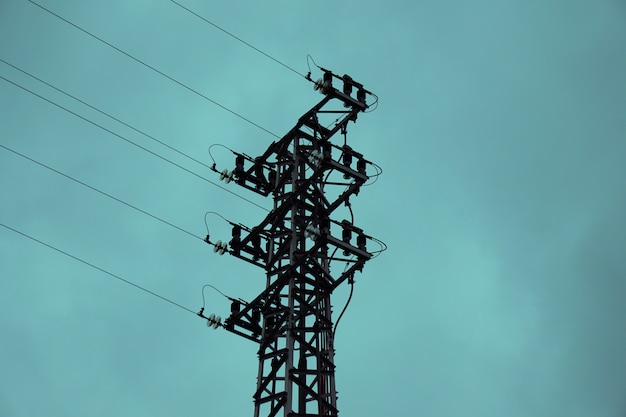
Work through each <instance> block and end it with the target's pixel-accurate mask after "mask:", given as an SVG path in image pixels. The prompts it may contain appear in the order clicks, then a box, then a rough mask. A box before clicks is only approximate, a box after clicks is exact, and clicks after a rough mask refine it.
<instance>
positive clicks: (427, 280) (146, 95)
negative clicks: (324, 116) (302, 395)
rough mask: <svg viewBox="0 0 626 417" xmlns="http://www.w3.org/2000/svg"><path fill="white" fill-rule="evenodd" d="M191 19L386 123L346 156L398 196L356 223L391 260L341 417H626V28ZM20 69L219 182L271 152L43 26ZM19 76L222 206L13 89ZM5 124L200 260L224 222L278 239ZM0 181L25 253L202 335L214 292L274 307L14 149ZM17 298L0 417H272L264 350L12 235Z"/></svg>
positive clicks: (172, 30)
mask: <svg viewBox="0 0 626 417" xmlns="http://www.w3.org/2000/svg"><path fill="white" fill-rule="evenodd" d="M181 1H183V4H184V5H185V6H187V7H189V8H191V9H193V10H194V11H195V12H197V13H199V14H201V15H202V16H205V17H206V18H208V19H210V20H212V21H214V22H215V23H217V24H219V25H221V26H223V27H224V28H226V29H227V30H230V31H232V32H233V33H235V34H236V35H238V36H240V37H241V38H243V39H245V40H247V41H248V42H250V43H252V44H254V45H255V46H257V47H258V48H260V49H262V50H264V51H266V52H267V53H269V54H271V55H272V56H274V57H276V58H277V59H279V60H281V61H283V62H285V63H286V64H288V65H289V66H291V67H293V68H295V69H296V70H297V71H298V72H301V73H306V71H307V67H306V55H307V54H311V55H312V56H313V57H314V59H315V61H316V62H317V63H318V64H319V65H321V66H323V67H326V68H329V69H331V70H333V71H335V72H336V73H338V74H343V73H348V74H350V75H351V76H352V77H353V78H354V79H355V80H357V81H359V82H362V83H363V84H364V85H365V86H366V88H368V89H370V90H372V91H374V92H375V93H377V94H378V95H379V97H380V105H379V107H378V109H377V110H376V111H375V112H373V113H369V114H363V115H361V116H360V117H359V120H358V122H357V123H356V124H354V125H352V126H351V128H350V131H349V137H348V140H349V143H350V144H351V146H352V147H353V148H354V149H356V150H357V151H359V152H362V153H363V154H364V155H365V156H366V157H367V158H369V159H370V160H372V161H374V162H376V163H378V164H379V165H381V166H382V167H383V169H384V173H383V175H382V176H381V177H380V179H379V181H378V182H377V183H376V184H375V185H373V186H371V187H366V188H364V189H363V191H362V192H361V194H360V195H359V196H358V198H356V199H354V200H353V208H354V212H355V223H356V224H357V225H358V226H360V227H362V228H364V229H365V231H366V232H367V233H368V234H371V235H373V236H376V237H379V238H380V239H382V240H384V241H385V242H387V244H388V245H389V250H388V251H387V252H385V253H384V254H382V255H381V256H380V257H378V258H376V259H374V260H373V261H371V262H369V263H368V264H367V265H366V267H365V270H364V272H363V273H362V274H360V275H357V277H356V278H357V282H356V286H355V295H354V298H353V301H352V303H351V305H350V307H349V309H348V310H347V312H346V314H345V316H344V318H343V319H342V321H341V324H340V326H339V328H338V331H337V339H336V348H337V353H336V358H335V359H336V364H337V370H336V381H337V387H338V390H339V402H338V405H339V409H340V413H341V414H340V415H342V416H345V417H348V416H361V417H374V416H376V417H379V416H391V415H401V416H407V415H408V416H428V417H457V416H466V417H479V416H480V417H485V416H492V417H501V416H508V417H528V416H551V417H552V416H564V417H565V416H567V417H583V416H594V417H597V416H611V417H613V416H616V417H623V416H626V355H625V354H624V352H626V320H625V317H626V302H625V296H626V281H625V279H626V220H625V219H626V216H625V214H624V213H625V212H626V186H625V177H626V163H625V162H624V160H625V157H626V140H625V138H626V82H625V77H624V75H625V74H626V4H625V3H624V1H623V0H593V1H589V0H584V1H583V0H567V1H566V0H562V1H561V0H524V1H521V0H501V1H495V0H491V1H489V0H479V1H473V2H467V1H460V0H444V1H442V0H423V1H386V2H382V1H380V2H362V1H352V0H351V1H342V2H331V1H319V2H300V1H289V2H287V1H277V2H212V1H200V0H181ZM41 4H42V5H43V6H45V7H47V8H49V9H50V10H52V11H54V12H55V13H58V14H59V15H61V16H63V17H64V18H66V19H68V20H70V21H72V22H74V23H75V24H77V25H80V26H81V27H84V28H85V29H87V30H89V31H91V32H92V33H94V34H97V35H98V36H100V37H102V38H103V39H105V40H107V41H108V42H110V43H111V44H113V45H115V46H117V47H119V48H121V49H123V50H124V51H127V52H128V53H130V54H132V55H134V56H136V57H137V58H139V59H141V60H144V61H145V62H147V63H149V64H150V65H152V66H154V67H155V68H158V69H159V70H160V71H163V72H164V73H167V74H169V75H171V76H172V77H174V78H176V79H177V80H179V81H181V82H183V83H185V84H186V85H189V86H191V87H193V88H194V89H196V90H198V91H200V92H202V93H203V94H205V95H207V96H209V97H211V98H212V99H214V100H216V101H218V102H219V103H221V104H222V105H224V106H227V107H228V108H230V109H232V110H234V111H236V112H239V113H241V114H242V115H244V116H245V117H247V118H249V119H251V120H253V121H254V122H256V123H258V124H260V125H261V126H263V127H264V128H266V129H268V130H270V131H272V132H274V133H276V134H278V135H280V136H282V135H283V134H284V133H286V132H287V131H288V130H289V129H290V128H291V127H292V126H293V125H294V124H295V122H296V120H297V118H298V117H299V116H300V115H302V114H303V113H304V112H305V111H307V110H308V109H309V108H310V107H311V106H312V105H313V104H315V103H316V102H317V101H318V100H319V99H320V95H319V93H317V92H314V91H313V90H312V88H311V84H309V83H308V82H306V81H305V80H304V79H303V78H301V77H298V76H296V74H294V73H293V72H291V71H289V70H287V69H285V68H284V67H282V66H280V65H278V64H276V63H275V62H273V61H271V60H269V59H267V58H266V57H264V56H262V55H260V54H259V53H257V52H255V51H253V50H252V49H250V48H248V47H246V46H245V45H243V44H242V43H240V42H237V41H236V40H234V39H232V38H230V37H228V36H227V35H225V34H224V33H222V32H220V31H218V30H216V29H215V28H214V27H211V26H210V25H208V24H206V23H204V22H202V21H201V20H199V19H197V18H196V17H194V16H192V15H191V14H189V13H187V12H186V11H184V10H182V9H181V8H179V7H178V6H176V5H175V4H173V3H171V2H170V1H167V0H150V1H148V0H143V1H140V0H135V1H122V0H111V1H107V2H94V1H83V0H73V1H70V0H65V1H60V0H57V1H53V0H41ZM0 58H2V59H3V60H4V61H6V62H9V63H11V64H12V65H15V66H17V67H19V68H21V69H23V70H26V71H28V72H30V73H31V74H33V75H35V76H37V77H39V78H41V79H42V80H44V81H46V82H48V83H50V84H52V85H54V86H55V87H57V88H60V89H63V90H65V91H67V92H68V93H70V94H73V95H75V96H76V97H78V98H80V99H81V100H84V101H86V102H87V103H89V104H91V105H93V106H96V107H98V108H100V109H102V110H104V111H106V112H109V113H110V114H112V115H113V116H115V117H118V118H119V119H121V120H123V121H125V122H127V123H129V124H131V125H132V126H133V127H136V128H138V129H141V130H143V131H145V132H147V133H149V134H151V135H153V136H155V137H157V138H159V139H160V140H163V141H165V142H167V143H168V144H170V145H171V146H174V147H176V148H177V149H179V150H181V151H183V152H185V153H187V154H189V155H191V156H193V157H194V158H196V159H199V160H202V161H203V162H205V163H207V164H209V163H210V159H209V157H208V154H207V148H208V147H209V146H210V145H211V144H213V143H221V144H224V145H227V146H229V147H230V148H232V149H234V150H236V151H239V152H245V153H247V154H248V155H252V156H254V155H258V154H260V153H261V152H262V151H263V150H265V148H266V147H267V146H268V145H269V143H271V141H272V140H274V138H273V137H272V136H271V135H269V134H267V133H266V132H264V131H262V130H261V129H258V128H256V127H254V126H252V125H250V124H248V123H246V122H244V121H242V120H241V119H238V118H236V117H234V116H233V115H231V114H230V113H228V112H226V111H224V110H223V109H221V108H219V107H217V106H216V105H214V104H212V103H210V102H209V101H207V100H205V99H202V98H201V97H198V96H197V95H194V94H193V93H191V92H189V91H187V90H185V89H184V88H182V87H180V86H179V85H176V84H175V83H173V82H171V81H169V80H167V79H165V78H164V77H162V76H160V75H158V74H156V73H154V72H152V71H150V70H149V69H147V68H146V67H144V66H142V65H140V64H138V63H136V62H134V61H133V60H131V59H130V58H128V57H126V56H124V55H122V54H120V53H119V52H117V51H115V50H113V49H112V48H110V47H108V46H106V45H103V44H102V43H100V42H98V41H96V40H95V39H93V38H91V37H89V36H87V35H85V34H84V33H82V32H80V31H79V30H77V29H76V28H73V27H72V26H70V25H69V24H67V23H65V22H63V21H61V20H59V19H58V18H56V17H54V16H52V15H51V14H49V13H47V12H46V11H44V10H42V9H41V8H39V7H37V6H35V5H33V4H32V3H30V2H28V1H26V0H2V1H0ZM0 75H1V76H2V77H4V78H6V79H9V80H11V81H12V82H15V83H18V84H20V85H22V86H24V87H25V88H28V89H30V90H32V91H33V92H36V93H37V94H40V95H42V96H44V97H46V98H48V99H49V100H52V101H54V102H56V103H58V104H60V105H62V106H65V107H67V108H68V109H70V110H72V111H74V112H76V113H78V114H80V115H81V116H83V117H85V118H88V119H89V120H92V121H94V122H96V123H98V124H101V125H102V126H104V127H106V128H107V129H110V130H112V131H114V132H116V133H118V134H120V135H123V136H124V137H127V138H128V139H131V140H133V141H136V142H137V143H138V144H140V145H141V146H144V147H146V148H148V149H150V150H152V151H153V152H156V153H158V154H159V155H163V156H164V157H166V158H168V159H171V160H172V161H174V162H176V163H178V164H181V165H183V166H185V167H186V168H188V169H189V170H192V171H193V172H195V173H198V174H199V175H202V176H205V177H206V178H209V179H210V180H212V181H215V182H218V178H217V176H216V175H215V174H214V173H212V172H210V171H209V170H208V169H207V168H206V167H203V166H202V165H199V164H197V163H195V162H193V161H190V160H189V159H186V158H184V157H182V156H180V155H178V154H176V153H174V152H172V151H170V150H168V149H166V148H164V147H163V146H160V145H159V144H157V143H155V142H153V141H150V140H149V139H147V138H145V137H143V136H142V135H140V134H138V133H136V132H134V131H132V130H131V129H129V128H127V127H124V126H123V125H120V124H119V123H117V122H115V121H112V120H110V119H108V118H106V117H104V116H102V115H100V114H98V113H97V112H95V111H93V110H91V109H89V108H88V107H86V106H84V105H82V104H80V103H77V102H76V101H74V100H72V99H70V98H68V97H66V96H63V95H62V94H60V93H59V92H57V91H55V90H54V89H52V88H50V87H47V86H46V85H44V84H42V83H40V82H38V81H36V80H34V79H32V78H30V77H28V76H27V75H25V74H23V73H21V72H19V71H18V70H16V69H14V68H12V67H10V66H9V65H7V64H5V63H2V62H0ZM313 75H314V76H316V75H317V76H319V73H318V74H316V73H315V72H314V74H313ZM0 105H1V106H2V107H1V112H0V143H1V144H2V145H3V146H6V147H9V148H11V149H14V150H15V151H17V152H20V153H23V154H24V155H27V156H28V157H30V158H33V159H36V160H37V161H40V162H41V163H44V164H47V165H49V166H51V167H53V168H55V169H57V170H59V171H62V172H64V173H66V174H68V175H71V176H74V177H75V178H76V179H78V180H80V181H83V182H85V183H88V184H89V185H91V186H94V187H97V188H99V189H101V190H102V191H104V192H107V193H109V194H111V195H114V196H115V197H117V198H119V199H122V200H124V201H126V202H128V203H130V204H134V205H136V206H138V207H140V208H141V209H143V210H146V211H148V212H150V213H153V214H155V215H157V216H159V217H162V218H163V219H165V220H167V221H169V222H171V223H173V224H175V225H177V226H179V227H181V228H183V229H185V230H188V231H191V232H192V233H193V234H196V235H198V236H201V237H203V236H204V235H205V234H206V229H205V225H204V221H203V216H204V213H205V212H207V211H215V212H218V213H220V214H222V215H224V216H226V217H227V218H229V219H230V220H232V221H236V222H242V223H244V224H247V225H249V226H253V225H255V224H257V223H258V222H259V221H260V220H261V219H262V218H263V216H264V214H265V212H264V211H263V210H261V209H259V208H258V207H255V206H254V205H252V204H249V203H247V202H245V201H243V200H241V199H239V198H237V197H235V196H233V195H231V194H229V193H227V192H225V191H223V190H221V189H219V188H217V187H216V186H214V185H212V184H210V183H208V182H206V181H203V180H201V179H199V178H198V177H195V176H193V175H191V174H189V173H186V172H184V171H182V170H180V169H178V168H176V167H174V166H172V165H170V164H168V163H166V162H164V161H163V160H160V159H158V158H155V157H154V156H152V155H150V154H149V153H147V152H146V151H143V150H140V149H138V148H136V147H133V146H132V145H129V144H128V143H126V142H124V141H122V140H120V139H119V138H117V137H115V136H114V135H112V134H110V133H107V132H105V131H103V130H102V129H99V128H97V127H95V126H94V125H92V124H89V123H87V122H85V121H83V120H81V119H79V118H77V117H76V116H74V115H72V114H69V113H68V112H66V111H64V110H61V109H59V108H57V107H55V106H54V105H52V104H50V103H47V102H45V101H43V100H42V99H40V98H38V97H36V96H34V95H32V94H30V93H28V92H26V91H24V90H22V89H20V88H18V87H16V86H14V85H12V84H10V83H9V82H7V81H5V80H2V79H0ZM214 149H215V152H214V155H215V157H216V160H217V165H218V168H230V167H232V166H233V165H234V158H233V156H232V154H231V153H230V152H228V151H227V150H225V149H223V148H214ZM0 167H1V171H0V172H1V173H2V175H1V176H0V189H1V190H2V195H3V197H2V200H1V201H2V204H0V222H1V223H3V224H5V225H7V226H10V227H13V228H15V229H18V230H20V231H21V232H23V233H27V234H29V235H32V236H33V237H36V238H38V239H41V240H43V241H45V242H47V243H49V244H51V245H54V246H56V247H58V248H60V249H62V250H64V251H67V252H69V253H71V254H73V255H75V256H77V257H80V258H81V259H84V260H86V261H88V262H91V263H94V264H95V265H97V266H99V267H101V268H104V269H106V270H108V271H110V272H112V273H115V274H118V275H120V276H122V277H124V278H126V279H128V280H131V281H133V282H135V283H137V284H139V285H142V286H145V287H146V288H148V289H150V290H152V291H155V292H157V293H159V294H162V295H163V296H165V297H167V298H169V299H172V300H173V301H175V302H177V303H180V304H181V305H183V306H184V307H186V308H189V309H191V310H192V311H197V310H198V309H199V308H200V307H201V305H202V297H201V293H200V288H201V286H202V285H204V284H207V283H210V284H213V285H215V286H217V287H218V288H219V289H220V290H221V291H223V292H224V293H226V294H228V295H231V296H234V297H242V298H244V299H251V298H253V297H254V296H255V295H256V294H257V293H258V292H259V291H261V289H262V288H263V285H264V275H263V271H262V270H261V269H258V268H256V267H254V266H251V265H248V264H245V263H244V262H242V261H240V260H237V259H236V258H234V257H231V256H223V257H219V256H216V255H215V254H213V252H212V250H211V247H209V246H207V245H206V244H205V243H203V242H202V241H201V240H199V239H195V238H193V237H191V236H189V235H187V234H185V233H183V232H181V231H179V230H176V229H174V228H171V227H169V226H167V225H165V224H163V223H161V222H158V221H156V220H154V219H152V218H150V217H148V216H146V215H144V214H141V213H138V212H136V211H134V210H132V209H130V208H128V207H126V206H124V205H122V204H120V203H118V202H116V201H113V200H111V199H109V198H107V197H104V196H103V195H101V194H98V193H96V192H94V191H92V190H90V189H88V188H86V187H83V186H81V185H78V184H76V183H74V182H72V181H70V180H68V179H66V178H64V177H62V176H60V175H58V174H55V173H53V172H51V171H49V170H46V169H45V168H42V167H41V166H38V165H36V164H34V163H33V162H29V161H28V160H26V159H24V158H22V157H19V156H17V155H16V154H14V153H11V152H9V151H7V150H6V149H2V148H0ZM220 184H221V185H224V183H220ZM226 187H227V188H228V189H229V190H232V191H234V192H236V193H239V194H241V195H242V196H244V197H246V198H249V199H251V200H252V201H254V202H256V203H258V204H260V205H262V206H264V207H270V206H271V201H270V200H269V199H268V200H264V199H263V198H261V197H259V196H257V195H256V194H253V193H251V192H247V191H246V190H244V189H242V188H240V187H238V186H237V185H235V184H234V183H231V184H229V185H227V186H226ZM338 215H341V213H339V214H338ZM344 216H345V214H344ZM208 221H209V227H210V228H211V236H212V238H215V239H219V238H222V239H228V238H229V233H230V232H229V227H228V225H227V224H225V223H224V222H223V221H221V220H220V219H219V217H216V216H209V217H208ZM0 274H1V278H2V279H1V280H0V334H1V335H2V336H1V337H2V343H1V344H0V416H3V417H4V416H6V417H22V416H24V417H32V416H42V415H47V416H84V415H89V416H110V415H129V416H130V415H151V416H153V417H160V416H171V415H180V416H197V415H208V416H220V417H235V416H236V417H241V416H251V415H252V411H253V405H252V398H251V396H252V393H253V391H254V388H255V380H256V374H257V358H256V347H255V345H254V344H253V343H252V342H249V341H247V340H245V339H242V338H239V337H237V336H235V335H233V334H230V333H227V332H225V331H223V330H218V331H210V330H208V329H207V327H206V326H205V323H204V322H203V321H202V320H200V319H199V318H197V317H196V316H194V315H192V314H191V313H189V312H187V311H185V310H183V309H180V308H177V307H175V306H172V305H171V304H168V303H165V302H164V301H162V300H160V299H158V298H156V297H153V296H150V295H148V294H146V293H143V292H141V291H139V290H137V289H135V288H133V287H131V286H129V285H126V284H124V283H122V282H120V281H118V280H116V279H114V278H112V277H110V276H108V275H106V274H104V273H102V272H99V271H97V270H95V269H93V268H90V267H88V266H86V265H83V264H81V263H79V262H77V261H75V260H73V259H71V258H69V257H67V256H64V255H62V254H60V253H58V252H55V251H53V250H51V249H49V248H47V247H44V246H42V245H40V244H38V243H36V242H34V241H32V240H29V239H27V238H25V237H23V236H20V235H19V234H17V233H15V232H13V231H11V230H8V229H6V228H4V227H0ZM206 297H207V298H206V300H207V311H208V312H215V313H218V314H221V315H222V316H226V315H227V314H228V311H229V310H228V308H229V304H228V301H227V300H226V299H224V298H223V297H221V296H220V295H219V294H217V293H216V292H214V291H207V292H206ZM346 298H347V288H342V289H339V290H338V291H337V293H336V294H335V295H334V305H335V313H338V312H339V311H340V309H341V308H342V307H343V305H344V303H345V301H346Z"/></svg>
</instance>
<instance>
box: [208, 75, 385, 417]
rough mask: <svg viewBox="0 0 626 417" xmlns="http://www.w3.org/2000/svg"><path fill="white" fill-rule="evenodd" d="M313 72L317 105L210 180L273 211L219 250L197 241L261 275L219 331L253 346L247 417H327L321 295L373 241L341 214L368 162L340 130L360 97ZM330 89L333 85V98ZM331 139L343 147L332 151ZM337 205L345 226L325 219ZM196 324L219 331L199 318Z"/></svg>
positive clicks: (325, 303) (331, 401) (330, 389)
mask: <svg viewBox="0 0 626 417" xmlns="http://www.w3.org/2000/svg"><path fill="white" fill-rule="evenodd" d="M323 71H324V78H323V79H322V80H319V81H317V82H315V87H316V89H318V90H320V92H321V93H322V94H323V95H324V97H323V98H322V100H321V101H320V102H319V103H318V104H316V105H315V106H314V107H313V108H311V109H310V110H309V111H308V112H306V113H305V114H304V115H303V116H302V117H301V118H300V119H299V120H298V123H297V124H296V125H295V126H294V127H293V128H292V129H291V130H290V131H289V132H288V133H287V134H286V135H285V136H284V137H282V138H281V139H280V140H278V141H276V142H274V143H272V144H271V145H270V146H269V147H268V148H267V150H266V151H265V152H264V153H263V154H262V155H261V156H259V157H256V158H252V157H249V156H247V155H245V154H239V153H236V152H235V155H236V157H235V169H234V170H232V171H230V172H229V171H227V170H225V171H223V172H221V174H220V175H221V178H222V179H226V180H227V181H231V180H232V181H234V182H236V183H237V184H238V185H240V186H242V187H244V188H246V189H248V190H251V191H254V192H256V193H259V194H261V195H263V196H269V195H270V194H271V195H272V196H273V199H274V207H273V209H272V210H271V211H270V212H269V213H268V215H267V216H266V217H265V218H264V219H263V221H261V223H260V224H258V225H257V226H255V227H252V228H250V227H246V226H244V225H241V224H237V223H231V225H232V239H231V240H230V242H228V243H222V242H217V243H212V242H211V241H210V240H209V236H207V239H206V241H207V243H209V244H212V245H214V246H215V251H219V252H220V253H224V252H228V253H229V254H231V255H233V256H235V257H237V258H240V259H242V260H245V261H246V262H249V263H251V264H254V265H257V266H259V267H261V268H263V269H264V270H265V271H266V276H267V278H266V288H265V290H264V291H263V292H261V294H259V295H258V296H257V297H256V298H255V299H254V300H252V301H250V302H245V301H242V300H241V299H237V300H235V299H231V301H232V304H231V314H230V316H229V317H228V318H227V319H226V320H225V321H224V324H223V327H224V329H226V330H228V331H230V332H232V333H235V334H237V335H240V336H243V337H244V338H246V339H249V340H252V341H254V342H256V343H258V344H259V351H258V356H259V369H258V379H257V388H256V392H255V393H254V395H253V398H254V404H255V408H254V416H255V417H262V416H268V417H273V416H276V415H279V414H281V415H283V416H285V417H287V416H290V417H313V416H337V414H338V411H337V393H336V389H335V365H334V347H333V336H334V333H333V321H332V309H331V300H330V296H331V293H332V292H333V290H334V289H335V288H337V287H338V286H339V285H341V284H342V283H343V282H344V281H346V280H348V281H349V282H351V281H352V280H353V278H354V274H355V272H357V271H361V270H362V269H363V265H364V264H365V262H366V261H367V260H369V259H370V258H371V257H372V253H371V252H368V249H367V245H368V241H369V240H371V239H373V238H371V237H370V236H368V235H366V234H365V233H364V232H363V230H362V229H360V228H358V227H356V226H355V225H354V224H353V223H354V218H353V215H352V209H351V207H350V198H351V197H352V196H356V195H357V194H358V193H359V191H360V189H361V187H362V186H363V185H364V184H365V183H366V181H368V179H369V178H371V176H372V175H371V172H370V175H368V171H371V170H372V163H371V162H369V161H368V160H366V159H365V158H364V157H363V155H362V154H360V153H358V152H356V151H354V150H353V149H352V148H351V147H349V146H348V145H347V127H348V123H349V122H355V121H356V120H357V115H358V114H359V113H361V112H364V111H365V110H366V109H367V108H368V105H367V104H366V96H368V95H369V94H370V93H369V92H368V91H366V90H365V89H364V88H363V86H362V85H361V84H359V83H356V82H354V81H353V80H352V79H351V78H350V77H349V76H347V75H344V76H343V77H338V76H336V75H334V74H332V73H331V72H330V71H328V70H323ZM334 80H339V81H340V82H342V83H343V86H342V87H343V88H342V89H341V91H340V90H338V89H336V88H335V87H334V86H333V81H334ZM353 91H355V92H356V94H355V97H353V96H352V92H353ZM329 120H330V123H329ZM340 136H342V137H343V141H342V142H343V143H335V142H337V139H336V138H337V137H340ZM331 139H334V142H333V141H331ZM377 174H378V173H377ZM377 174H376V175H377ZM342 206H344V207H347V208H348V210H349V213H350V217H351V219H350V220H342V221H336V220H333V219H332V218H331V215H332V214H333V213H334V212H335V210H336V209H338V208H339V207H342ZM331 266H332V269H331ZM198 315H200V316H201V317H204V318H206V319H209V324H213V325H214V327H217V325H221V323H219V322H215V320H214V319H213V317H210V318H209V317H205V316H204V315H203V310H201V311H200V313H198Z"/></svg>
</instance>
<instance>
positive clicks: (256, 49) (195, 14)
mask: <svg viewBox="0 0 626 417" xmlns="http://www.w3.org/2000/svg"><path fill="white" fill-rule="evenodd" d="M170 1H171V2H172V3H174V4H175V5H177V6H178V7H180V8H181V9H184V10H186V11H187V12H189V13H191V14H192V15H194V16H196V17H197V18H198V19H200V20H203V21H204V22H206V23H208V24H209V25H211V26H213V27H214V28H216V29H218V30H221V31H222V32H224V33H225V34H227V35H228V36H230V37H231V38H233V39H236V40H238V41H239V42H241V43H243V44H244V45H246V46H248V47H250V48H252V49H254V50H255V51H257V52H258V53H260V54H261V55H263V56H265V57H267V58H269V59H271V60H272V61H274V62H276V63H277V64H279V65H282V66H283V67H285V68H287V69H288V70H289V71H291V72H294V73H296V74H297V75H299V76H301V77H303V78H307V77H306V76H305V75H304V74H301V73H300V72H298V71H296V70H295V69H293V68H291V67H290V66H289V65H287V64H285V63H284V62H281V61H279V60H278V59H276V58H274V57H273V56H271V55H270V54H268V53H266V52H263V51H262V50H260V49H259V48H257V47H256V46H254V45H252V44H250V43H248V42H246V41H244V40H243V39H241V38H240V37H238V36H236V35H234V34H233V33H232V32H229V31H227V30H226V29H224V28H223V27H221V26H218V25H217V24H215V23H213V22H212V21H210V20H209V19H207V18H206V17H204V16H202V15H200V14H198V13H196V12H194V11H193V10H191V9H189V8H187V7H185V6H183V5H182V4H180V3H179V2H177V1H175V0H170Z"/></svg>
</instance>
